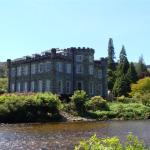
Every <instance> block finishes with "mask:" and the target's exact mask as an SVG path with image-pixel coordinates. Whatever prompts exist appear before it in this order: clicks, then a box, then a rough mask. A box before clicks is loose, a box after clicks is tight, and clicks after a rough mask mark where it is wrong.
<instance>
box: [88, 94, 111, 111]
mask: <svg viewBox="0 0 150 150" xmlns="http://www.w3.org/2000/svg"><path fill="white" fill-rule="evenodd" d="M86 108H87V109H88V110H93V111H96V110H109V107H108V105H107V101H106V100H104V99H103V98H102V97H101V96H94V97H92V98H91V99H90V100H89V101H88V102H87V103H86Z"/></svg>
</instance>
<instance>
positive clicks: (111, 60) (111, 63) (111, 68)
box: [107, 38, 116, 90]
mask: <svg viewBox="0 0 150 150" xmlns="http://www.w3.org/2000/svg"><path fill="white" fill-rule="evenodd" d="M115 70H116V63H115V51H114V45H113V39H112V38H110V39H109V42H108V72H107V73H108V89H109V90H112V88H113V86H114V83H115V78H116V77H115V73H114V72H115Z"/></svg>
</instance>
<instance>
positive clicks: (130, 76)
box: [127, 62, 138, 83]
mask: <svg viewBox="0 0 150 150" xmlns="http://www.w3.org/2000/svg"><path fill="white" fill-rule="evenodd" d="M127 78H128V79H129V80H130V83H136V81H137V80H138V76H137V72H136V70H135V66H134V64H133V63H132V62H131V63H130V66H129V69H128V72H127Z"/></svg>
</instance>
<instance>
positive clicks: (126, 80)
mask: <svg viewBox="0 0 150 150" xmlns="http://www.w3.org/2000/svg"><path fill="white" fill-rule="evenodd" d="M149 75H150V73H149V71H148V70H147V67H146V64H145V63H144V58H143V56H140V57H139V61H138V62H136V63H135V62H134V63H133V62H129V61H128V57H127V54H126V49H125V46H124V45H123V46H122V48H121V51H120V55H119V60H118V61H115V49H114V45H113V40H112V38H110V39H109V42H108V89H109V90H110V91H112V93H113V94H114V96H121V95H125V96H127V95H128V93H129V92H130V90H131V87H130V85H131V84H132V83H136V81H138V79H141V78H144V77H145V76H149Z"/></svg>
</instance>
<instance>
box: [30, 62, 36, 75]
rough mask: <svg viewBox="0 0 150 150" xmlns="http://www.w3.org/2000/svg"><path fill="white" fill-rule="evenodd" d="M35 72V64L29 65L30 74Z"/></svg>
mask: <svg viewBox="0 0 150 150" xmlns="http://www.w3.org/2000/svg"><path fill="white" fill-rule="evenodd" d="M35 73H36V65H35V64H32V65H31V74H35Z"/></svg>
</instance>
